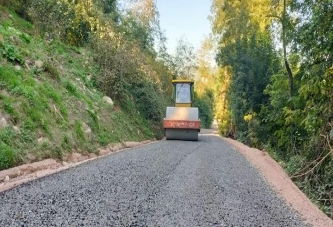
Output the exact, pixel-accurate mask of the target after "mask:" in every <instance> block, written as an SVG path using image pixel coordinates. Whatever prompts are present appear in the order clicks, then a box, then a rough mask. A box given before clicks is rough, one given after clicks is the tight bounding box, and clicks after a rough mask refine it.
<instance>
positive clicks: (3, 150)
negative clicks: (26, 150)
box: [0, 141, 16, 170]
mask: <svg viewBox="0 0 333 227" xmlns="http://www.w3.org/2000/svg"><path fill="white" fill-rule="evenodd" d="M15 160H16V155H15V152H14V151H13V149H12V148H11V147H9V146H8V145H7V144H5V143H4V142H2V141H0V170H3V169H8V168H10V167H12V166H13V165H14V164H15Z"/></svg>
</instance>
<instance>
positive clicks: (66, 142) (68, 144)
mask: <svg viewBox="0 0 333 227" xmlns="http://www.w3.org/2000/svg"><path fill="white" fill-rule="evenodd" d="M61 147H62V148H63V149H64V150H66V151H71V150H72V147H73V145H72V141H71V138H70V137H69V135H68V134H63V135H62V142H61Z"/></svg>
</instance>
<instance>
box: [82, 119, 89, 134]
mask: <svg viewBox="0 0 333 227" xmlns="http://www.w3.org/2000/svg"><path fill="white" fill-rule="evenodd" d="M82 127H83V131H84V132H85V133H86V134H90V133H91V128H90V127H89V126H88V125H87V124H86V123H84V122H82Z"/></svg>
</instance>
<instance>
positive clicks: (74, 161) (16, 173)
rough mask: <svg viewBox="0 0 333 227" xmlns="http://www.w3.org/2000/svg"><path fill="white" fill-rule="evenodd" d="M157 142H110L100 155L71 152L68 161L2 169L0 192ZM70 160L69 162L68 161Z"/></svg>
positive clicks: (37, 163) (50, 160)
mask: <svg viewBox="0 0 333 227" xmlns="http://www.w3.org/2000/svg"><path fill="white" fill-rule="evenodd" d="M154 142H156V140H145V141H141V142H132V141H129V142H123V143H116V144H110V145H109V146H108V147H107V148H101V149H99V152H98V153H99V155H98V156H96V155H93V154H90V155H81V154H79V153H75V152H74V153H71V154H68V156H67V157H66V158H65V160H66V161H59V160H55V159H51V158H49V159H45V160H42V161H39V162H34V163H29V164H24V165H20V166H16V167H13V168H10V169H6V170H1V171H0V193H1V192H4V191H7V190H10V189H12V188H15V187H17V186H19V185H21V184H25V183H28V182H30V181H33V180H37V179H39V178H43V177H46V176H49V175H52V174H55V173H58V172H61V171H64V170H67V169H70V168H74V167H76V166H79V165H82V164H84V163H86V162H90V161H93V160H96V159H100V158H103V157H106V156H108V155H112V154H115V153H118V152H121V151H125V150H127V149H130V148H134V147H140V146H144V145H147V144H151V143H154ZM67 161H68V162H67Z"/></svg>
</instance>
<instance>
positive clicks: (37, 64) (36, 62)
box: [35, 60, 43, 69]
mask: <svg viewBox="0 0 333 227" xmlns="http://www.w3.org/2000/svg"><path fill="white" fill-rule="evenodd" d="M35 66H36V67H37V68H38V69H41V68H43V62H42V61H41V60H37V61H35Z"/></svg>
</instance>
